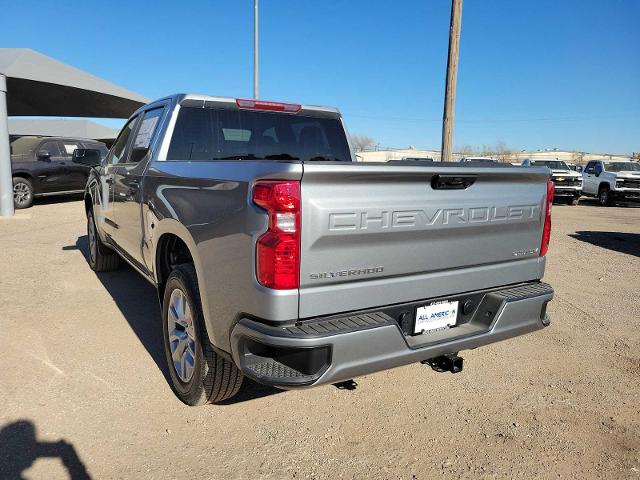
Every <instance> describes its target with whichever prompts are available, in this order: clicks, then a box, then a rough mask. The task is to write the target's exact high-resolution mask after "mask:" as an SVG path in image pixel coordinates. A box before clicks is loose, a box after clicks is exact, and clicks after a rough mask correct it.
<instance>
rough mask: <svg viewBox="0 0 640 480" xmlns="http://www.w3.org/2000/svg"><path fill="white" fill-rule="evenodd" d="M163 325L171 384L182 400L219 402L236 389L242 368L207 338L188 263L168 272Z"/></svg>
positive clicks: (193, 273)
mask: <svg viewBox="0 0 640 480" xmlns="http://www.w3.org/2000/svg"><path fill="white" fill-rule="evenodd" d="M162 325H163V330H164V351H165V356H166V359H167V364H168V367H169V374H170V377H171V388H172V390H173V392H174V393H175V394H176V396H177V397H178V398H179V399H180V400H181V401H182V402H183V403H186V404H187V405H191V406H195V405H204V404H205V403H218V402H222V401H223V400H226V399H228V398H231V397H233V396H234V395H235V394H236V393H238V391H239V390H240V387H241V386H242V379H243V376H242V372H240V370H239V369H238V367H236V365H235V363H233V362H232V361H231V360H229V359H227V358H224V357H222V356H221V355H220V354H219V353H217V352H216V351H215V350H214V348H213V346H212V345H211V343H210V342H209V336H208V334H207V329H206V327H205V324H204V317H203V315H202V307H201V304H200V290H199V289H198V279H197V276H196V271H195V268H194V267H193V265H191V264H184V265H178V266H177V267H175V268H174V270H173V271H172V272H171V274H170V275H169V278H168V280H167V284H166V287H165V290H164V297H163V301H162Z"/></svg>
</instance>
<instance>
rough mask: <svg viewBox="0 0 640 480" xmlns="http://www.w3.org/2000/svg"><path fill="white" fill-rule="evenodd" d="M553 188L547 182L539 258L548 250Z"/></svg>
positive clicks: (551, 184) (549, 182) (550, 183)
mask: <svg viewBox="0 0 640 480" xmlns="http://www.w3.org/2000/svg"><path fill="white" fill-rule="evenodd" d="M553 194H554V186H553V182H552V181H551V180H549V181H548V182H547V204H546V208H545V213H544V228H543V230H542V243H541V244H540V256H541V257H544V256H545V255H546V254H547V251H548V250H549V240H550V239H551V204H552V203H553Z"/></svg>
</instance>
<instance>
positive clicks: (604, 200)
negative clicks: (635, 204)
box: [582, 160, 640, 206]
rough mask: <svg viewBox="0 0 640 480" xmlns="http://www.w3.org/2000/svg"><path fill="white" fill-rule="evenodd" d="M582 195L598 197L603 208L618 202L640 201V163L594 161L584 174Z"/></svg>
mask: <svg viewBox="0 0 640 480" xmlns="http://www.w3.org/2000/svg"><path fill="white" fill-rule="evenodd" d="M582 178H583V181H584V187H583V190H582V193H583V194H584V195H588V196H591V197H598V202H599V203H600V205H602V206H608V205H612V204H614V203H615V202H616V201H617V200H627V201H629V200H630V201H638V200H640V163H637V162H624V161H608V160H593V161H591V162H589V163H587V166H586V167H585V169H584V171H583V172H582Z"/></svg>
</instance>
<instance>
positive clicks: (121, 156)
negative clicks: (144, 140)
mask: <svg viewBox="0 0 640 480" xmlns="http://www.w3.org/2000/svg"><path fill="white" fill-rule="evenodd" d="M136 120H137V117H136V118H132V119H131V120H130V121H129V123H127V124H126V125H125V127H124V128H123V129H122V131H121V132H120V135H119V136H118V139H117V140H116V143H114V144H113V147H111V152H110V153H109V157H108V160H107V162H108V163H111V164H115V163H122V162H124V161H125V159H126V157H127V144H128V143H129V139H130V138H131V132H133V127H134V126H135V124H136Z"/></svg>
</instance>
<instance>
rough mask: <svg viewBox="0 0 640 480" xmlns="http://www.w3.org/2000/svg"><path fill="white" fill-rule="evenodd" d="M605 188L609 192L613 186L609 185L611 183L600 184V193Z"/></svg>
mask: <svg viewBox="0 0 640 480" xmlns="http://www.w3.org/2000/svg"><path fill="white" fill-rule="evenodd" d="M603 188H606V189H607V190H611V185H609V182H600V184H599V185H598V192H599V191H600V190H602V189H603Z"/></svg>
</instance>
